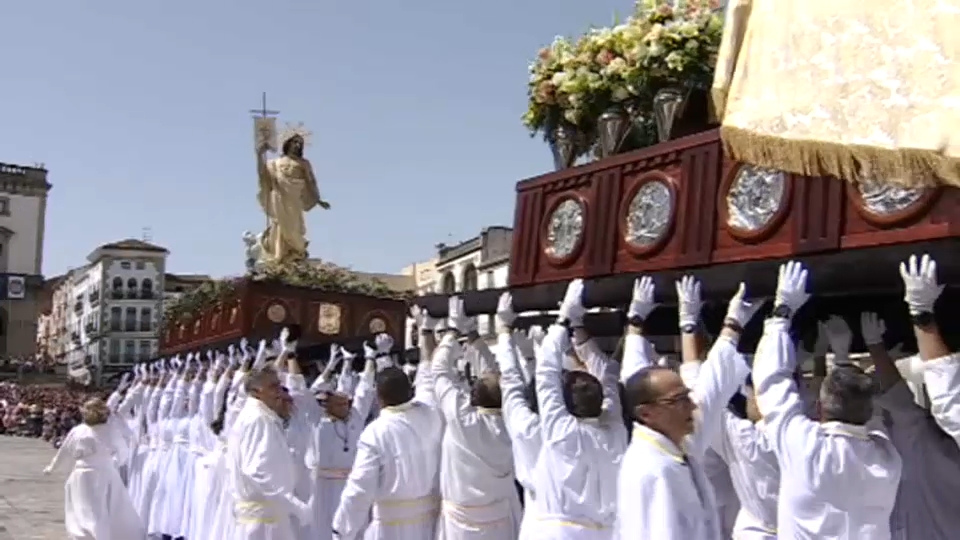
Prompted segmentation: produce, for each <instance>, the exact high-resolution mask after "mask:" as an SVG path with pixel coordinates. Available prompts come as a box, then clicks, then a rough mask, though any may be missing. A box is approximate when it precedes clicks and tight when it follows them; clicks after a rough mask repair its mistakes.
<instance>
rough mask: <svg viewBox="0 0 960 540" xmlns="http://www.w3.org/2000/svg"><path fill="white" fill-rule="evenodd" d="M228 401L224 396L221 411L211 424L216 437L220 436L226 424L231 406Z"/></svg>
mask: <svg viewBox="0 0 960 540" xmlns="http://www.w3.org/2000/svg"><path fill="white" fill-rule="evenodd" d="M227 401H228V400H227V396H223V403H221V404H220V411H219V413H218V414H217V417H216V418H215V419H214V420H213V422H210V430H211V431H213V434H214V435H220V432H221V431H223V428H224V425H223V424H224V422H226V418H227V407H228V406H229V403H227Z"/></svg>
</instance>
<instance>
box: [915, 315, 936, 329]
mask: <svg viewBox="0 0 960 540" xmlns="http://www.w3.org/2000/svg"><path fill="white" fill-rule="evenodd" d="M933 321H934V318H933V313H931V312H929V311H921V312H920V313H917V314H916V315H910V322H912V323H913V325H914V326H919V327H920V328H923V327H926V326H930V325H931V324H933Z"/></svg>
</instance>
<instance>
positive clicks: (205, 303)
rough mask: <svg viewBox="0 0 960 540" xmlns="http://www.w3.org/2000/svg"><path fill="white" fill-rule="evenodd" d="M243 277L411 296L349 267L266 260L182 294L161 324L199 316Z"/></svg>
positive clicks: (380, 295)
mask: <svg viewBox="0 0 960 540" xmlns="http://www.w3.org/2000/svg"><path fill="white" fill-rule="evenodd" d="M245 280H249V281H253V282H260V283H279V284H283V285H289V286H293V287H307V288H311V289H318V290H321V291H331V292H340V293H350V294H363V295H367V296H373V297H377V298H397V299H407V298H408V297H410V296H412V292H410V291H404V292H398V291H395V290H393V289H391V288H390V287H389V286H388V285H387V284H386V283H384V282H383V280H380V279H376V278H371V277H367V276H364V277H361V276H360V275H358V274H356V273H355V272H351V271H350V270H349V269H346V268H343V267H340V266H336V265H332V264H319V265H316V264H311V263H308V262H306V261H304V262H297V263H285V264H279V263H266V264H264V265H262V266H258V267H257V269H256V270H254V271H253V272H249V273H247V275H246V276H244V277H242V278H227V279H221V280H215V281H208V282H206V283H203V284H201V285H200V286H198V287H197V288H195V289H193V290H190V291H188V292H186V293H184V294H183V296H181V297H180V298H179V299H177V300H176V301H174V302H172V303H170V304H168V305H167V306H166V308H165V309H164V313H163V323H164V325H167V324H179V323H182V322H187V321H190V320H192V319H193V318H194V317H196V316H199V315H202V314H203V313H205V312H207V311H209V310H210V309H211V308H212V307H213V306H215V305H217V304H221V303H223V302H224V301H226V300H228V299H229V298H230V297H231V296H234V295H236V293H237V291H238V290H239V286H240V284H241V283H242V282H243V281H245Z"/></svg>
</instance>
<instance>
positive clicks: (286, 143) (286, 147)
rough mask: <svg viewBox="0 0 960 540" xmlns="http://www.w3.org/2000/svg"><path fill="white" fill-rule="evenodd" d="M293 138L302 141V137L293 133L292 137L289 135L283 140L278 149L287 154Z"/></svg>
mask: <svg viewBox="0 0 960 540" xmlns="http://www.w3.org/2000/svg"><path fill="white" fill-rule="evenodd" d="M294 139H300V142H301V144H302V143H303V137H301V136H299V135H294V136H293V137H290V138H289V139H287V140H285V141H283V145H282V146H281V147H280V150H281V152H282V153H283V155H287V154H288V153H290V145H291V144H292V143H293V140H294Z"/></svg>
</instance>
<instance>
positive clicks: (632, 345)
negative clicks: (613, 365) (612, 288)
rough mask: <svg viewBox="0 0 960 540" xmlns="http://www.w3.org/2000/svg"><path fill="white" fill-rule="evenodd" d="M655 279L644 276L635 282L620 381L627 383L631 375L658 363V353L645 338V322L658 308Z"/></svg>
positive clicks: (628, 314)
mask: <svg viewBox="0 0 960 540" xmlns="http://www.w3.org/2000/svg"><path fill="white" fill-rule="evenodd" d="M653 293H654V285H653V279H652V278H650V277H649V276H643V277H641V278H639V279H637V280H635V281H634V282H633V296H632V297H631V298H630V307H629V309H628V310H627V331H626V335H625V336H624V342H623V362H622V363H621V364H622V365H621V366H620V380H621V381H624V382H625V381H626V380H627V379H629V378H630V376H631V375H633V374H634V373H636V372H638V371H640V370H641V369H643V368H647V367H650V366H652V365H654V363H655V362H656V357H657V351H656V350H655V349H654V348H653V345H652V344H651V343H650V342H649V341H648V340H647V338H645V337H644V336H643V322H644V320H645V319H646V318H647V317H648V316H649V315H650V313H651V312H652V311H653V310H654V309H655V308H656V307H657V304H656V303H655V302H654V299H653Z"/></svg>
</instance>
